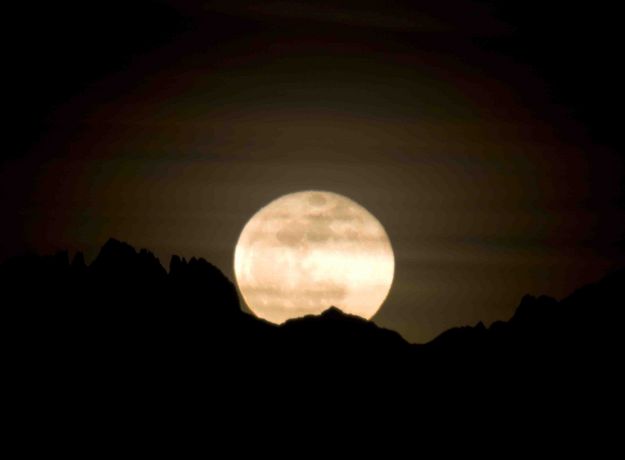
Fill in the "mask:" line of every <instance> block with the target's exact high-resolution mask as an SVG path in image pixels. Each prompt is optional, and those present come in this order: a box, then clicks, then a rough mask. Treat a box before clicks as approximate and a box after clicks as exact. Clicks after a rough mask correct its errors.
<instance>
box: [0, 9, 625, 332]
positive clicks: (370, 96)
mask: <svg viewBox="0 0 625 460" xmlns="http://www.w3.org/2000/svg"><path fill="white" fill-rule="evenodd" d="M544 3H545V2H533V1H523V2H521V1H514V0H513V1H503V0H501V1H499V0H494V1H469V0H466V1H465V0H460V1H448V0H438V1H435V2H430V1H425V2H414V1H373V0H364V1H363V0H359V1H330V0H324V1H318V2H304V1H264V2H243V1H238V0H230V1H201V0H197V1H193V0H189V1H174V0H172V1H165V0H162V1H152V2H150V1H144V0H140V1H132V2H131V1H127V2H118V1H106V2H104V1H93V2H82V3H81V4H78V5H74V4H72V3H71V2H56V3H54V5H45V6H40V5H28V6H14V7H6V8H5V12H4V15H3V16H4V19H5V22H7V26H6V28H5V31H4V32H3V35H4V37H3V38H4V40H3V42H4V49H5V50H6V51H5V53H3V54H4V55H3V64H4V65H3V67H4V73H5V77H8V81H7V82H5V84H4V93H5V97H4V111H5V116H8V126H6V127H5V133H4V137H5V147H4V149H3V157H2V160H1V163H0V216H1V218H2V226H1V227H0V228H1V230H0V231H1V235H0V236H1V238H0V258H1V259H5V258H6V257H9V256H12V255H17V254H21V253H25V252H31V251H34V252H37V253H52V252H55V251H57V250H60V249H69V250H70V251H71V252H72V253H73V252H75V251H78V250H80V251H83V252H85V254H86V256H87V259H88V260H90V259H92V258H93V257H94V256H95V255H96V254H97V250H98V248H99V247H100V246H101V245H102V244H103V243H104V242H105V241H106V240H107V239H108V238H109V237H115V238H118V239H121V240H124V241H127V242H129V243H130V244H132V245H134V246H135V247H146V248H148V249H150V250H152V251H153V252H155V254H156V255H157V256H158V257H159V258H160V259H161V262H163V263H164V264H165V265H166V264H167V263H168V261H169V258H170V256H171V255H172V254H179V255H181V256H185V257H190V256H199V257H204V258H206V259H207V260H209V261H210V262H212V263H214V264H215V265H217V266H218V267H219V268H220V269H221V270H223V271H224V273H225V274H226V275H227V276H228V277H229V278H230V279H232V280H234V274H233V255H234V247H235V244H236V241H237V238H238V236H239V233H240V232H241V230H242V228H243V226H244V225H245V223H246V222H247V220H248V219H249V218H250V217H251V216H252V215H253V214H254V213H255V212H256V211H257V210H258V209H259V208H260V207H261V206H263V205H265V204H267V203H268V202H269V201H271V200H273V199H275V198H277V197H279V196H280V195H283V194H286V193H289V192H295V191H299V190H307V189H321V190H328V191H332V192H336V193H340V194H343V195H346V196H348V197H350V198H351V199H353V200H355V201H357V202H358V203H360V204H361V205H363V206H364V207H366V208H367V209H368V210H369V211H370V212H371V213H372V214H373V215H375V216H376V217H377V218H378V219H379V220H380V222H381V223H382V224H383V225H384V227H385V229H386V231H387V233H388V235H389V237H390V239H391V242H392V245H393V248H394V252H395V257H396V269H395V280H394V284H393V287H392V289H391V292H390V294H389V297H388V298H387V301H386V302H385V304H384V305H383V307H382V308H381V309H380V311H379V312H378V314H377V315H376V316H375V317H374V318H373V320H374V321H375V322H376V323H377V324H379V325H381V326H384V327H388V328H391V329H395V330H397V331H398V332H400V333H401V334H402V335H403V336H404V337H406V338H407V339H408V340H410V341H413V342H423V341H426V340H429V339H431V338H433V337H434V336H436V335H437V334H439V333H441V332H443V331H444V330H445V329H447V328H449V327H453V326H460V325H467V324H475V323H477V322H478V321H483V322H485V323H486V324H488V323H491V322H492V321H495V320H498V319H503V320H505V319H508V318H509V317H510V316H511V315H512V313H513V312H514V310H515V308H516V306H517V305H518V303H519V301H520V299H521V297H522V296H523V295H524V294H526V293H530V294H536V295H537V294H548V295H552V296H555V297H562V296H564V295H566V294H568V293H570V292H571V291H572V290H574V289H575V288H577V287H579V286H581V285H582V284H584V283H588V282H592V281H594V280H596V279H598V278H599V277H601V276H602V275H604V274H605V273H607V272H608V271H610V270H611V269H613V268H615V267H620V266H623V265H624V264H625V250H624V249H625V248H624V243H623V242H624V237H625V193H624V188H623V184H624V183H625V157H624V155H623V146H624V143H623V139H622V137H621V123H622V120H623V115H622V110H623V106H624V105H623V104H624V101H623V88H622V84H623V83H622V82H623V81H625V80H624V79H623V77H624V75H623V71H622V70H619V69H618V67H619V61H620V60H622V58H621V57H620V54H621V53H622V50H621V49H620V48H621V43H622V42H623V37H622V35H623V34H622V32H620V31H619V29H620V24H619V16H618V15H617V14H616V13H615V11H614V10H610V8H616V7H608V6H602V2H593V3H592V6H588V5H586V6H585V7H584V8H582V7H581V6H580V7H573V6H570V5H569V6H567V8H568V9H562V8H559V7H557V6H556V5H555V4H554V5H553V6H548V5H547V6H546V5H545V4H544ZM606 5H608V3H606ZM5 123H7V122H5Z"/></svg>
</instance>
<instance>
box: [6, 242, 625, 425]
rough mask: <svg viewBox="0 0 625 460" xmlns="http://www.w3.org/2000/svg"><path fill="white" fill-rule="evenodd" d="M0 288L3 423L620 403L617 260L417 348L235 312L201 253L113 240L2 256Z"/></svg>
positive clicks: (568, 410)
mask: <svg viewBox="0 0 625 460" xmlns="http://www.w3.org/2000/svg"><path fill="white" fill-rule="evenodd" d="M0 283H1V289H2V293H3V297H2V316H3V320H2V323H3V330H4V336H5V359H4V366H3V367H4V371H5V372H4V375H5V382H6V383H8V385H7V388H10V390H7V391H6V393H5V394H7V395H8V396H9V397H8V398H7V399H8V401H7V402H8V403H10V404H11V405H14V406H16V407H17V411H16V412H15V417H16V420H15V423H16V424H17V425H19V424H20V423H31V422H35V423H41V424H42V426H47V427H48V428H52V427H58V426H65V425H64V423H65V421H67V420H71V421H72V422H71V425H69V426H72V427H74V428H72V429H73V430H75V429H78V428H76V427H77V426H81V425H82V428H85V427H86V426H92V425H90V424H94V423H96V424H102V425H107V424H110V423H113V424H115V425H119V426H124V425H125V424H129V426H133V423H136V424H137V429H139V428H138V427H142V429H143V428H145V426H151V424H156V425H158V424H159V423H162V421H163V419H166V420H167V423H172V420H180V421H181V423H183V422H184V423H189V422H190V421H191V420H206V418H207V417H209V418H210V417H212V418H213V420H214V421H218V422H219V423H226V422H225V420H227V419H230V418H232V419H235V420H238V421H239V423H243V419H245V424H252V425H259V424H260V426H262V424H263V423H264V422H263V419H264V418H266V417H270V416H274V415H276V414H277V413H278V414H283V415H284V414H291V416H293V415H294V414H298V416H300V417H304V418H309V419H310V420H312V418H314V417H319V416H324V417H326V418H330V419H335V417H341V416H340V415H337V414H341V413H342V414H343V415H342V416H343V417H345V416H347V417H350V418H351V419H364V420H370V419H371V418H372V417H373V414H375V420H376V423H378V424H380V425H381V426H384V425H385V424H386V423H388V421H389V420H392V418H391V417H395V416H397V414H402V415H401V417H405V416H408V418H409V419H410V418H411V417H412V418H414V417H417V418H419V417H421V416H422V414H426V413H427V414H433V413H438V414H443V415H444V414H447V413H448V412H449V411H450V410H452V411H455V412H456V413H457V412H461V409H460V408H467V410H475V409H476V407H479V412H480V417H482V416H485V417H489V418H491V422H492V421H493V420H494V421H497V420H510V419H513V418H516V417H521V415H523V416H528V415H530V416H531V414H532V413H534V414H541V415H540V416H536V417H535V418H534V421H533V422H532V423H534V424H539V423H547V422H545V420H544V419H543V418H544V417H547V415H545V414H551V415H552V416H557V417H558V419H559V420H561V421H566V420H567V419H568V420H571V417H572V418H573V420H576V421H580V420H582V419H583V420H585V421H587V422H588V421H590V420H592V417H597V416H599V414H604V413H605V412H606V411H608V412H618V410H620V409H617V408H618V407H620V402H621V394H622V388H621V387H620V382H622V380H621V378H620V373H621V368H622V362H623V359H622V353H621V342H622V341H623V340H622V338H623V335H622V323H621V318H622V309H623V306H624V305H625V301H624V300H625V299H624V291H625V290H624V283H625V271H623V270H621V271H617V272H613V273H611V274H609V275H608V276H606V277H605V278H604V279H602V280H600V281H598V282H597V283H595V284H592V285H589V286H586V287H583V288H581V289H579V290H578V291H576V292H574V293H573V294H571V295H570V296H569V297H567V298H565V299H564V300H561V301H556V300H554V299H552V298H549V297H539V298H535V297H530V296H526V297H525V298H523V299H522V301H521V303H520V305H519V307H518V309H517V311H516V313H515V315H514V316H513V317H512V318H511V319H510V320H509V321H501V322H497V323H495V324H492V325H491V326H490V327H485V326H484V325H483V324H481V323H480V324H478V325H476V326H470V327H469V326H468V327H461V328H455V329H451V330H449V331H446V332H444V333H443V334H441V335H440V336H439V337H437V338H436V339H434V340H433V341H431V342H429V343H426V344H420V345H416V344H410V343H407V342H406V341H405V340H404V339H403V338H402V337H401V336H400V335H399V334H397V333H395V332H393V331H390V330H386V329H382V328H379V327H377V326H376V325H375V324H374V323H372V322H369V321H366V320H363V319H361V318H358V317H354V316H349V315H346V314H343V313H342V312H341V311H339V310H338V309H335V308H329V309H328V310H327V311H326V312H324V313H323V314H321V315H319V316H314V317H313V316H311V317H306V318H301V319H297V320H292V321H288V322H287V323H285V324H283V325H281V326H276V325H273V324H270V323H267V322H265V321H262V320H259V319H257V318H255V317H253V316H251V315H249V314H247V313H244V312H243V311H242V310H241V308H240V304H239V299H238V296H237V292H236V289H235V287H234V285H233V284H232V282H231V281H230V280H228V279H227V278H226V277H225V276H224V275H223V274H222V273H221V272H220V271H219V270H218V269H217V268H215V267H214V266H213V265H211V264H210V263H208V262H206V261H204V260H202V259H191V260H189V261H186V260H184V259H180V258H179V257H176V256H174V257H173V258H172V259H171V262H170V265H169V271H166V270H165V269H164V268H163V267H162V266H161V264H160V263H159V261H158V260H157V259H156V258H155V257H154V256H153V255H152V254H151V253H150V252H148V251H146V250H141V251H139V252H137V251H136V250H135V249H133V248H132V247H131V246H129V245H127V244H125V243H122V242H119V241H116V240H110V241H108V242H107V243H106V244H105V245H104V247H103V248H102V250H101V252H100V254H99V255H98V256H97V258H96V259H95V260H94V261H93V262H92V263H91V264H90V265H88V266H87V265H86V264H85V262H84V259H83V257H82V256H81V255H80V254H78V255H76V256H75V257H74V258H73V260H71V261H70V260H69V258H68V254H67V253H61V254H57V255H55V256H45V257H40V256H28V257H20V258H15V259H11V260H8V261H6V262H5V263H4V264H2V265H1V266H0ZM468 407H471V409H468ZM281 411H283V412H281ZM324 411H325V412H324ZM330 412H331V413H332V416H331V417H329V415H328V414H329V413H330ZM324 414H325V415H324ZM465 415H466V414H465ZM473 415H475V414H473ZM473 415H471V418H472V417H473ZM284 416H285V417H286V415H284ZM246 417H251V418H246ZM385 417H389V418H388V419H386V418H385ZM541 419H542V420H541ZM287 420H288V419H287ZM310 420H309V421H310ZM384 420H387V422H384ZM334 422H336V420H334ZM576 423H577V422H576ZM83 424H84V425H83ZM174 425H175V423H174ZM87 431H89V430H87ZM96 431H97V430H96Z"/></svg>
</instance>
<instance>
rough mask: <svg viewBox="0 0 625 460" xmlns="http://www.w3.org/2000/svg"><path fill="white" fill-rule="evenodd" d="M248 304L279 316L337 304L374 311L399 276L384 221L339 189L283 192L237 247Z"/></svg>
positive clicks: (237, 263) (266, 315)
mask: <svg viewBox="0 0 625 460" xmlns="http://www.w3.org/2000/svg"><path fill="white" fill-rule="evenodd" d="M234 270H235V276H236V280H237V284H238V286H239V289H240V291H241V294H242V296H243V298H244V300H245V302H246V304H247V305H248V307H249V308H250V309H251V310H252V311H253V312H254V313H255V314H256V315H257V316H259V317H261V318H264V319H266V320H268V321H271V322H274V323H282V322H284V321H286V320H287V319H290V318H295V317H299V316H304V315H308V314H319V313H321V312H323V311H324V310H326V309H327V308H329V307H330V306H336V307H338V308H340V309H341V310H343V311H344V312H346V313H350V314H354V315H359V316H362V317H364V318H367V319H369V318H371V317H372V316H373V315H374V314H375V313H376V312H377V311H378V309H379V308H380V306H381V305H382V303H383V302H384V300H385V299H386V296H387V295H388V292H389V290H390V288H391V284H392V282H393V274H394V270H395V259H394V256H393V249H392V247H391V243H390V241H389V238H388V236H387V234H386V232H385V231H384V228H383V227H382V225H381V224H380V222H379V221H378V220H377V219H376V218H375V217H374V216H373V215H372V214H371V213H370V212H369V211H367V210H366V209H365V208H363V207H362V206H360V205H359V204H358V203H356V202H354V201H352V200H350V199H349V198H346V197H344V196H342V195H338V194H336V193H331V192H324V191H305V192H297V193H291V194H289V195H284V196H282V197H280V198H278V199H276V200H274V201H272V202H271V203H269V204H268V205H267V206H265V207H263V208H262V209H260V210H259V211H258V212H257V213H256V214H254V216H252V218H251V219H250V220H249V222H248V223H247V224H246V225H245V227H244V228H243V231H242V232H241V235H240V237H239V241H238V243H237V246H236V249H235V254H234Z"/></svg>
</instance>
